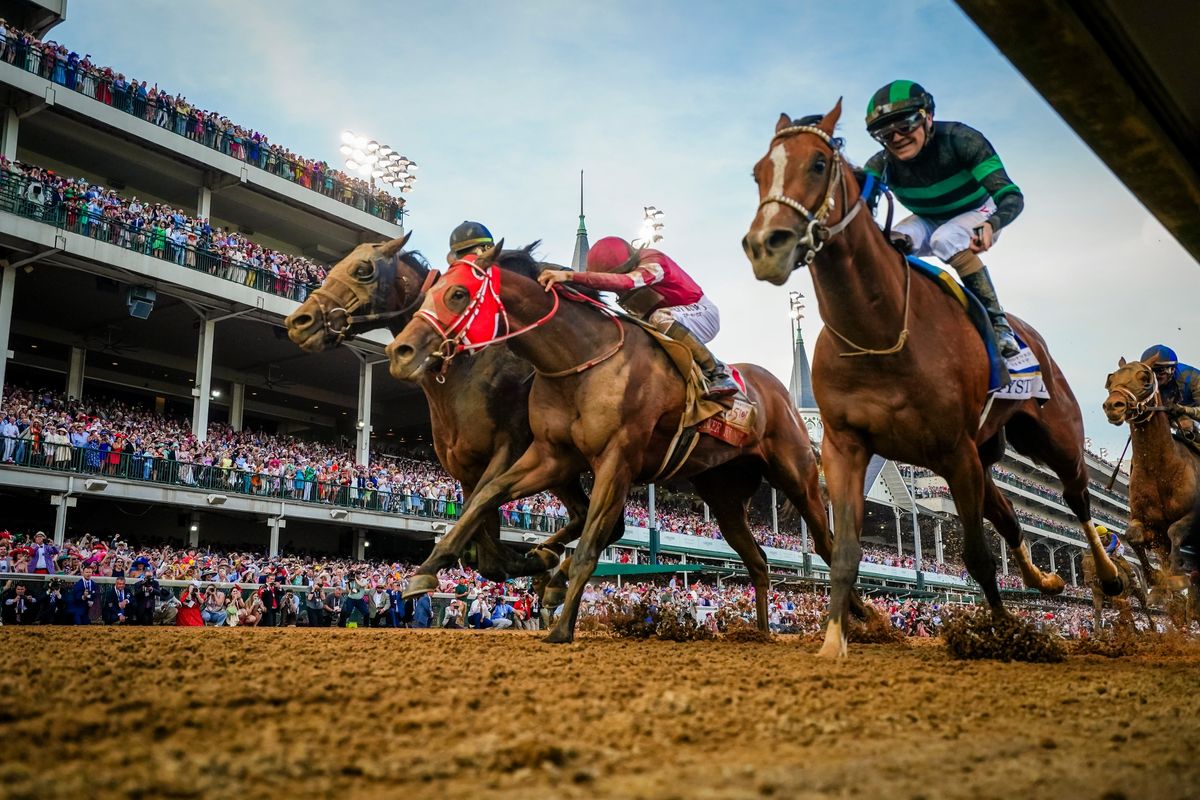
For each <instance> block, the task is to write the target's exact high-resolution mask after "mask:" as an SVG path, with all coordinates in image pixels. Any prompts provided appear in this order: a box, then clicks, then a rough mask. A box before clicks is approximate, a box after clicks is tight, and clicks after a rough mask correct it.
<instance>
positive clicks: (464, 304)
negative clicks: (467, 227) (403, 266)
mask: <svg viewBox="0 0 1200 800" xmlns="http://www.w3.org/2000/svg"><path fill="white" fill-rule="evenodd" d="M503 245H504V240H500V241H499V242H497V243H496V244H495V245H494V246H493V247H491V248H490V249H489V250H487V251H486V252H484V253H482V254H481V255H478V256H474V255H469V256H465V257H464V258H461V259H459V260H458V261H455V262H454V263H453V264H452V265H451V266H450V268H449V269H447V270H446V273H445V274H444V275H442V276H441V278H440V279H439V280H438V281H437V283H435V284H434V285H433V286H432V287H431V288H430V289H429V290H428V291H427V292H426V293H425V300H424V302H423V303H422V304H421V308H420V310H419V311H417V313H416V314H415V315H413V318H412V320H411V321H410V322H409V323H408V324H407V325H406V326H405V327H404V330H402V331H400V333H399V334H398V335H397V336H396V338H395V339H393V340H392V343H391V344H389V345H388V346H387V350H386V352H387V356H388V361H389V367H388V368H389V370H390V371H391V373H392V377H393V378H396V379H397V380H402V381H415V380H419V379H420V378H421V376H423V375H424V374H425V372H426V371H427V370H428V369H429V368H430V367H431V366H433V365H434V364H435V362H441V363H445V362H447V361H448V360H449V359H451V358H453V357H454V356H455V355H456V354H458V353H459V352H461V351H462V350H465V349H479V348H481V347H484V346H486V345H487V344H488V343H489V342H490V341H491V340H492V339H494V338H495V337H496V336H497V335H498V334H500V333H502V332H503V329H504V328H505V327H506V325H507V322H506V317H505V314H504V306H503V304H502V303H501V302H500V275H501V271H500V269H499V267H497V266H496V265H495V262H496V259H497V258H498V257H499V256H500V253H501V248H502V246H503Z"/></svg>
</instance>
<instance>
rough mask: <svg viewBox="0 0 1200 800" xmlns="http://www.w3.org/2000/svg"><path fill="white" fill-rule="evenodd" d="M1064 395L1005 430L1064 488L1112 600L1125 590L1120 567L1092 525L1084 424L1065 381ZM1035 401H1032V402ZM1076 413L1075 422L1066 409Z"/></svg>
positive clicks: (1021, 415)
mask: <svg viewBox="0 0 1200 800" xmlns="http://www.w3.org/2000/svg"><path fill="white" fill-rule="evenodd" d="M1058 391H1059V392H1060V393H1061V394H1062V395H1063V396H1062V397H1056V398H1054V399H1052V400H1050V401H1049V402H1048V403H1046V405H1044V406H1042V407H1041V409H1040V410H1039V411H1038V412H1037V415H1036V416H1035V415H1034V413H1032V412H1021V413H1018V414H1017V415H1016V416H1014V417H1013V418H1012V419H1011V420H1009V422H1008V424H1006V425H1005V426H1004V431H1005V433H1006V434H1007V436H1008V440H1009V442H1011V443H1012V446H1013V447H1015V448H1016V449H1017V452H1019V453H1021V454H1023V455H1026V456H1029V457H1030V458H1033V459H1036V460H1038V461H1041V462H1042V463H1044V464H1045V465H1046V466H1048V467H1049V468H1050V469H1051V470H1052V471H1053V472H1054V474H1055V475H1057V476H1058V479H1059V480H1060V481H1062V485H1063V501H1064V502H1066V504H1067V506H1068V507H1069V508H1070V509H1071V511H1072V512H1073V513H1074V514H1075V517H1076V519H1078V520H1079V524H1080V525H1081V526H1082V527H1083V535H1084V537H1085V538H1086V539H1087V542H1088V548H1089V549H1090V550H1091V551H1092V557H1093V558H1095V559H1096V578H1097V579H1098V580H1099V581H1100V588H1101V589H1103V590H1104V593H1105V594H1106V595H1108V596H1109V597H1113V596H1115V595H1118V594H1120V593H1121V592H1122V591H1123V590H1124V588H1125V587H1124V585H1123V582H1122V581H1121V578H1120V575H1119V574H1118V572H1117V567H1116V565H1115V564H1113V562H1112V560H1111V559H1110V558H1109V557H1108V553H1106V552H1105V550H1104V545H1103V544H1102V543H1101V542H1100V534H1099V533H1097V532H1096V526H1095V525H1094V524H1092V503H1091V498H1090V497H1089V495H1088V477H1087V467H1086V466H1085V465H1084V463H1083V422H1082V421H1081V420H1080V419H1079V415H1078V406H1077V405H1076V404H1075V398H1074V397H1073V396H1072V395H1071V390H1070V387H1068V386H1067V383H1066V381H1061V382H1060V383H1059V387H1058ZM1029 402H1032V401H1029ZM1068 404H1069V408H1072V409H1074V410H1075V412H1076V413H1075V414H1074V415H1073V416H1074V419H1072V418H1071V416H1070V415H1068V413H1067V412H1066V409H1068Z"/></svg>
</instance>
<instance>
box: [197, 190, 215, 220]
mask: <svg viewBox="0 0 1200 800" xmlns="http://www.w3.org/2000/svg"><path fill="white" fill-rule="evenodd" d="M211 208H212V189H209V188H208V187H207V186H201V187H200V191H199V193H198V195H197V197H196V216H197V217H200V218H202V219H208V218H209V217H210V216H212V215H211V214H210V213H209V211H210V209H211Z"/></svg>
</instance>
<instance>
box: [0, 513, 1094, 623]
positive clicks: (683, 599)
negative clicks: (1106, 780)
mask: <svg viewBox="0 0 1200 800" xmlns="http://www.w3.org/2000/svg"><path fill="white" fill-rule="evenodd" d="M415 571H416V568H415V567H414V566H413V565H411V564H405V563H400V562H392V563H383V562H373V561H355V560H351V559H344V558H330V557H321V556H305V555H291V556H283V557H276V558H269V557H267V556H265V555H264V554H262V553H255V552H251V551H248V550H241V551H230V552H224V551H221V552H215V551H210V550H201V549H197V548H182V547H173V546H170V545H156V546H152V547H138V546H135V545H133V544H132V543H130V542H127V541H124V540H122V539H120V538H119V537H116V536H113V537H109V538H107V539H104V538H99V537H93V536H90V535H85V536H83V537H81V538H80V539H79V540H78V541H75V542H68V543H66V544H65V545H64V546H63V547H62V548H57V547H55V546H54V545H53V544H52V543H50V542H49V541H48V540H47V538H46V536H45V534H43V533H41V532H38V533H35V534H33V535H32V536H29V535H18V536H15V537H14V536H13V535H12V534H10V533H9V532H7V531H4V532H0V574H7V575H8V576H9V577H8V578H7V579H6V581H5V583H4V585H3V589H2V592H0V611H2V612H3V616H2V620H3V622H4V624H35V623H40V624H76V625H78V624H90V623H93V622H103V623H106V624H111V625H177V626H204V625H207V626H212V627H217V626H226V627H236V626H239V625H240V626H258V627H290V626H296V625H304V626H311V627H328V626H331V625H332V626H343V627H344V626H346V625H349V624H353V625H357V626H362V627H395V628H405V627H411V628H428V627H448V628H456V627H457V628H467V627H470V628H494V629H504V628H537V627H539V626H540V625H541V621H542V615H541V614H540V609H539V608H538V605H537V598H536V596H535V595H533V593H532V592H531V591H530V585H529V581H528V580H527V579H519V580H514V581H508V582H506V583H504V584H498V583H491V582H489V581H487V580H485V579H484V578H483V577H482V576H480V575H479V574H478V573H476V572H475V571H474V570H472V569H470V568H466V567H462V566H458V567H456V568H454V569H448V570H443V571H442V572H440V573H439V574H438V579H439V587H438V591H439V592H440V593H441V594H443V595H445V596H446V597H445V598H444V599H445V600H446V602H444V603H442V602H439V604H438V608H437V609H435V607H434V605H433V603H432V602H431V599H430V596H429V595H428V594H426V595H422V596H419V597H417V598H416V599H408V600H406V599H404V597H403V591H404V589H405V588H406V587H407V585H408V582H409V580H410V578H411V576H412V575H413V574H414V573H415ZM22 575H28V576H30V578H34V579H32V580H30V579H25V580H23V579H22V578H21V576H22ZM66 576H78V580H70V581H65V580H63V578H64V577H66ZM98 579H105V580H98ZM167 581H179V582H182V583H183V585H182V587H181V589H180V591H179V592H178V594H176V592H174V591H171V589H169V588H168V587H167V586H165V585H164V584H165V582H167ZM868 602H870V603H872V604H873V605H874V606H875V607H876V608H877V609H878V610H879V611H880V612H882V613H883V614H884V615H885V616H887V618H888V619H889V620H890V621H891V623H892V625H893V626H894V627H896V628H897V629H899V630H901V631H903V632H904V633H905V634H907V635H909V636H917V637H925V636H935V635H937V633H938V631H939V629H940V627H941V624H942V622H943V620H944V616H945V606H944V605H943V604H942V603H941V602H939V601H936V600H935V601H918V600H914V599H911V598H909V599H904V598H898V597H892V596H876V597H873V598H869V599H868ZM637 603H645V604H647V605H650V606H654V605H667V604H669V605H671V606H673V607H677V608H682V609H685V610H686V611H687V612H688V613H691V614H693V615H694V616H695V618H696V619H697V620H698V621H701V622H706V623H708V624H715V617H714V616H713V615H714V612H723V613H724V614H725V615H726V617H727V618H732V617H741V618H743V619H744V620H745V621H747V622H750V621H753V619H754V613H755V612H754V608H755V596H754V589H753V587H751V586H748V585H744V584H740V583H736V582H724V583H721V584H711V583H706V582H704V581H702V580H700V581H696V582H694V583H685V582H683V581H681V580H679V579H678V578H671V579H670V580H668V581H666V582H657V583H656V582H637V583H630V582H626V583H624V584H623V585H618V584H617V583H613V582H610V581H598V582H593V583H591V584H589V585H588V586H587V588H586V589H585V590H584V593H583V597H582V606H581V614H582V615H584V616H591V617H599V618H601V619H603V618H604V617H606V616H607V615H609V614H610V613H612V611H613V610H614V609H618V608H629V607H632V606H633V605H634V604H637ZM827 607H828V596H827V595H826V594H825V593H824V592H820V591H805V590H800V589H794V588H793V589H788V588H776V589H773V590H772V593H771V596H770V598H769V600H768V622H769V625H770V628H771V630H773V631H776V632H779V633H815V632H817V631H819V630H820V628H821V625H822V623H823V620H824V617H825V614H826V612H827ZM1018 613H1024V614H1027V615H1030V616H1031V617H1032V618H1034V619H1036V620H1037V621H1038V622H1039V624H1042V625H1045V626H1049V627H1051V628H1053V629H1056V630H1058V631H1059V632H1060V633H1061V634H1063V635H1064V636H1069V637H1077V636H1079V635H1081V633H1082V632H1085V631H1090V627H1091V610H1090V607H1087V606H1081V607H1079V606H1072V605H1070V604H1064V603H1055V602H1053V601H1048V602H1039V604H1038V607H1037V608H1036V609H1034V610H1025V611H1020V610H1018Z"/></svg>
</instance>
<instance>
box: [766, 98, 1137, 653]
mask: <svg viewBox="0 0 1200 800" xmlns="http://www.w3.org/2000/svg"><path fill="white" fill-rule="evenodd" d="M840 114H841V101H840V100H839V101H838V104H837V105H836V106H835V107H834V109H833V110H832V111H830V112H829V113H828V114H826V115H825V116H824V117H821V118H819V121H817V118H812V119H813V121H814V124H797V123H794V122H793V121H792V120H791V119H789V118H788V116H787V115H786V114H785V115H781V116H780V118H779V122H778V124H777V125H776V127H775V135H774V136H773V137H772V139H771V146H770V149H769V151H768V152H767V155H766V156H764V157H763V158H762V160H760V161H759V162H758V163H757V164H756V165H755V167H754V179H755V181H756V182H757V183H758V189H759V203H758V212H757V213H756V215H755V217H754V222H753V223H752V225H751V226H750V231H749V233H747V234H746V236H745V238H744V239H743V241H742V246H743V249H744V250H745V252H746V255H747V257H748V258H749V260H750V262H751V264H752V265H753V267H754V274H755V277H757V278H758V279H759V280H765V281H770V282H771V283H774V284H776V285H782V284H783V283H785V282H786V281H787V279H788V276H789V275H790V274H791V273H792V271H793V270H794V269H796V268H797V267H798V266H800V265H801V264H811V266H812V279H813V285H814V288H815V290H816V295H817V303H818V306H819V309H820V313H821V319H822V320H824V322H825V328H824V330H822V331H821V334H820V336H819V337H818V338H817V343H816V349H815V351H814V355H813V387H814V390H815V393H816V398H817V403H818V405H819V406H820V409H821V418H822V421H823V422H824V425H825V438H824V443H823V444H822V448H821V461H822V464H823V465H824V468H825V481H826V486H827V487H828V490H829V497H830V501H831V503H832V505H833V529H834V534H835V540H834V541H835V546H834V555H833V561H832V563H831V564H830V579H831V582H832V591H831V598H830V599H831V602H830V607H829V608H830V616H829V625H828V627H827V628H826V631H825V643H824V645H823V646H822V648H821V655H823V656H844V655H845V654H846V636H845V614H846V608H847V607H846V599H847V596H848V592H849V591H850V588H851V587H852V586H853V585H854V582H855V579H856V577H857V575H858V562H859V556H860V553H861V548H860V545H859V537H860V535H861V532H862V523H863V502H864V500H863V489H862V487H863V475H864V473H865V472H866V469H867V462H868V461H870V459H871V456H872V454H874V453H878V454H880V455H881V456H884V457H885V458H890V459H897V460H900V461H906V462H908V463H910V464H917V465H920V466H925V467H928V468H930V469H932V470H933V471H934V472H936V473H937V474H939V475H941V476H942V477H943V478H945V479H946V482H947V484H948V485H949V487H950V491H951V493H952V494H953V496H954V504H955V507H956V508H957V511H958V515H959V518H960V519H961V520H962V525H963V530H964V536H965V541H964V550H963V555H964V558H965V561H966V564H967V569H968V571H969V572H970V574H971V576H972V577H973V578H974V579H975V580H976V581H978V582H979V585H980V586H981V587H982V588H983V593H984V595H985V597H986V598H987V601H988V603H989V605H990V606H991V608H992V609H993V611H994V612H996V613H1005V612H1004V608H1003V605H1002V603H1001V600H1000V592H999V590H998V588H997V586H996V568H995V561H994V559H993V557H992V554H991V551H990V549H989V547H988V543H987V539H986V536H985V534H984V528H983V518H984V517H985V516H986V517H987V519H989V520H990V521H991V522H992V524H993V525H995V526H996V529H997V530H998V531H999V532H1000V535H1001V536H1003V537H1004V539H1005V541H1006V542H1007V543H1008V545H1009V547H1010V548H1012V551H1013V554H1014V555H1015V556H1016V559H1017V563H1018V564H1019V565H1020V568H1021V574H1022V577H1023V578H1024V580H1025V584H1026V585H1027V586H1031V587H1035V588H1037V589H1039V590H1040V591H1042V592H1043V593H1045V594H1056V593H1058V592H1061V591H1062V590H1063V581H1062V578H1061V577H1059V576H1058V575H1055V574H1053V573H1050V574H1047V573H1043V572H1042V571H1041V570H1039V569H1038V568H1037V567H1036V566H1034V564H1033V561H1032V560H1031V559H1030V556H1029V549H1028V547H1027V546H1026V545H1025V543H1024V542H1023V541H1022V535H1021V526H1020V523H1019V522H1018V521H1017V518H1016V515H1015V514H1014V513H1013V509H1012V506H1011V505H1010V504H1009V502H1008V500H1007V499H1005V497H1004V495H1002V494H1001V493H1000V491H999V490H998V489H997V488H996V486H995V484H994V483H993V481H992V477H991V474H990V471H989V467H990V466H991V465H992V464H994V463H995V462H996V461H997V460H999V459H1000V457H1001V456H1002V455H1003V453H1004V445H1005V438H1006V437H1007V439H1008V441H1009V442H1010V443H1011V444H1012V445H1013V447H1015V448H1016V449H1017V451H1018V452H1021V453H1023V454H1025V455H1027V456H1029V457H1031V458H1033V459H1035V460H1038V461H1041V462H1042V463H1044V464H1046V465H1047V466H1048V467H1049V468H1050V469H1052V470H1053V471H1054V472H1055V474H1057V475H1058V477H1059V478H1060V479H1061V480H1062V482H1063V497H1064V499H1065V500H1066V503H1067V505H1068V506H1070V508H1071V511H1072V512H1074V514H1075V516H1076V517H1077V518H1078V519H1079V524H1080V526H1081V528H1082V529H1083V532H1084V535H1085V536H1086V537H1087V541H1088V544H1089V546H1090V547H1091V551H1092V555H1093V556H1094V557H1095V559H1096V566H1097V572H1098V575H1099V578H1100V580H1101V583H1102V584H1103V586H1104V589H1105V591H1106V592H1107V593H1108V594H1115V593H1117V592H1119V591H1120V590H1121V588H1122V587H1121V581H1120V579H1119V577H1118V574H1117V571H1116V567H1115V566H1114V565H1113V563H1112V561H1110V560H1109V558H1108V556H1107V555H1106V554H1105V552H1104V547H1103V546H1102V545H1101V543H1100V539H1099V536H1098V535H1097V533H1096V530H1095V528H1094V525H1093V523H1092V521H1091V511H1090V505H1089V498H1088V480H1087V469H1086V467H1085V465H1084V458H1083V452H1084V451H1083V420H1082V418H1081V416H1080V413H1079V405H1078V404H1077V403H1076V402H1075V397H1074V396H1073V395H1072V393H1071V388H1070V387H1069V386H1068V385H1067V382H1066V380H1065V378H1064V377H1063V374H1062V372H1061V371H1060V370H1059V368H1058V365H1057V364H1055V363H1054V361H1053V360H1052V359H1051V357H1050V353H1049V351H1048V350H1047V349H1046V344H1045V342H1044V341H1042V338H1041V336H1039V335H1038V333H1037V331H1035V330H1034V329H1033V328H1031V327H1030V326H1029V325H1027V324H1025V323H1024V322H1022V321H1020V320H1018V319H1017V318H1016V317H1014V316H1012V315H1010V316H1009V320H1010V321H1011V322H1012V324H1013V327H1014V328H1015V329H1016V331H1017V333H1018V334H1019V335H1020V337H1021V338H1022V339H1023V340H1024V341H1025V342H1027V343H1028V344H1029V346H1030V348H1031V349H1032V350H1033V352H1034V353H1035V354H1036V356H1037V358H1038V361H1039V362H1040V363H1041V367H1042V372H1043V375H1044V377H1045V382H1046V386H1047V388H1048V390H1049V392H1050V396H1051V399H1050V400H1049V401H1046V402H1044V403H1039V402H1038V401H1035V400H1022V401H1015V400H995V401H994V402H989V398H988V359H987V355H986V352H985V349H984V345H983V342H982V341H981V340H980V337H979V334H978V333H977V332H976V331H975V329H974V328H973V327H972V326H971V323H970V321H969V320H968V318H967V315H966V314H965V313H964V312H963V310H962V307H961V306H960V305H959V304H958V303H957V302H956V301H955V300H954V299H952V298H951V297H950V296H949V295H947V294H946V293H945V292H943V291H942V290H941V289H940V288H938V286H937V285H936V284H935V282H933V281H929V280H925V279H924V278H921V277H913V276H912V274H911V268H910V267H909V266H908V263H907V262H906V261H905V260H904V259H903V258H902V257H901V256H900V255H899V254H898V253H897V252H896V251H895V250H894V249H893V248H892V247H891V246H890V245H889V244H888V242H887V241H886V240H885V239H884V236H883V234H882V232H881V231H880V229H879V228H878V226H876V225H875V223H874V221H873V220H872V218H871V215H870V214H869V213H861V211H862V209H863V208H864V203H863V202H862V199H861V197H860V191H859V188H858V184H857V182H856V181H855V179H854V175H853V172H852V170H851V168H850V165H849V164H847V163H846V161H845V159H844V158H843V157H842V154H841V151H840V149H839V145H838V143H837V142H835V140H834V138H833V132H834V126H835V125H836V124H837V121H838V117H839V116H840ZM814 208H815V209H817V210H816V211H815V212H813V211H809V209H814Z"/></svg>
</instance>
